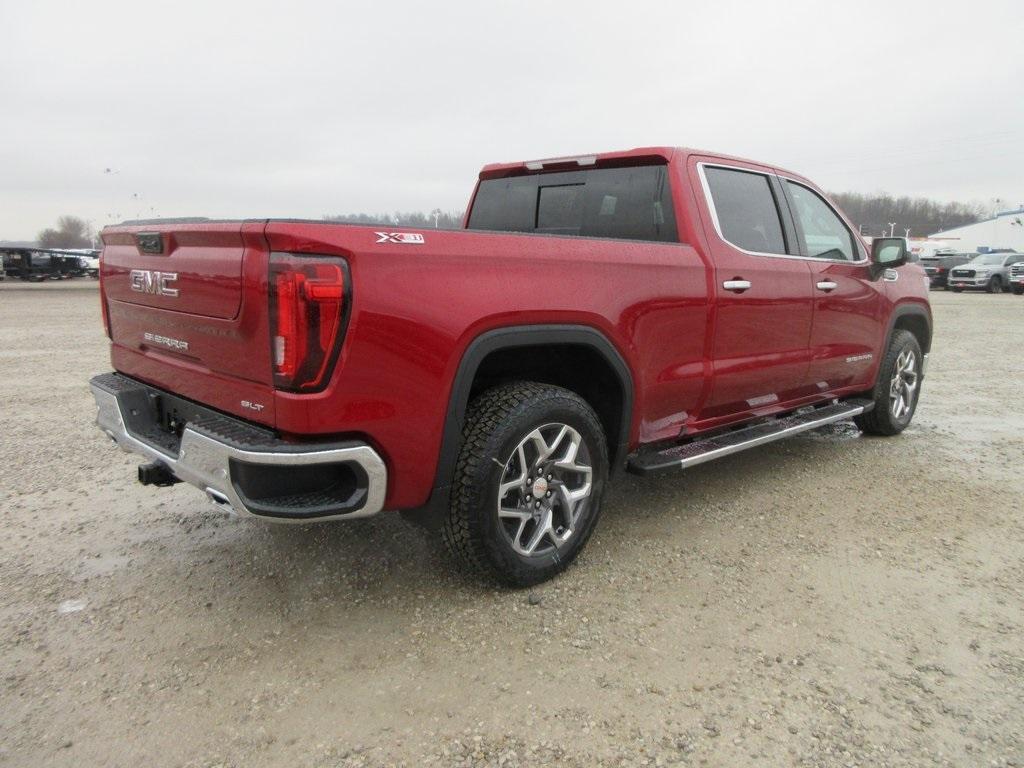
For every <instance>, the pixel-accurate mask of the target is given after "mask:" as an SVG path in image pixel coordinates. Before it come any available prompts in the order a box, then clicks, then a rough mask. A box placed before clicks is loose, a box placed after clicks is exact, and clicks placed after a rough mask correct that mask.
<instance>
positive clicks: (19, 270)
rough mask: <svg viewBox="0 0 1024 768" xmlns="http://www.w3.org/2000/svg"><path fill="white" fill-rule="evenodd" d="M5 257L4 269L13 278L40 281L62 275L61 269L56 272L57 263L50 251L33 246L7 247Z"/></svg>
mask: <svg viewBox="0 0 1024 768" xmlns="http://www.w3.org/2000/svg"><path fill="white" fill-rule="evenodd" d="M3 257H4V270H5V271H6V272H7V274H8V276H10V277H12V278H18V279H20V280H28V281H30V282H34V283H38V282H42V281H43V280H47V279H50V278H51V277H53V276H54V275H55V274H56V277H57V279H59V277H60V272H59V269H58V270H57V271H56V272H54V269H55V264H54V262H53V259H52V258H51V257H50V254H48V253H45V252H40V251H36V250H33V249H31V248H19V249H5V250H4V253H3Z"/></svg>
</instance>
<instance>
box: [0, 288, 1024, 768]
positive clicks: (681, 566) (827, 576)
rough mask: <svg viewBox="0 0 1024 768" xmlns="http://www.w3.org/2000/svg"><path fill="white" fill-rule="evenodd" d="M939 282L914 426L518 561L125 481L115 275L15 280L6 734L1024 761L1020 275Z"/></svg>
mask: <svg viewBox="0 0 1024 768" xmlns="http://www.w3.org/2000/svg"><path fill="white" fill-rule="evenodd" d="M932 298H933V302H934V311H935V319H936V338H935V345H934V349H933V353H932V356H931V368H930V370H929V375H928V377H927V379H926V381H925V385H924V394H923V400H922V403H921V406H920V408H919V410H918V414H917V417H916V419H915V421H914V424H913V425H912V426H911V428H910V429H909V430H908V431H907V432H906V433H905V434H904V435H902V436H901V437H899V438H893V439H868V438H862V437H860V436H859V434H858V433H857V432H856V431H855V430H854V429H853V428H852V427H849V426H844V425H841V426H837V427H834V428H828V429H826V430H821V431H819V432H815V433H811V434H809V435H806V436H803V437H798V438H795V439H792V440H790V441H788V442H783V443H779V444H776V445H775V446H768V447H765V448H762V449H757V450H754V451H751V452H748V453H746V454H739V455H736V456H733V457H730V458H727V459H724V460H721V461H719V462H715V463H712V464H708V465H705V466H701V467H698V468H696V469H693V470H690V471H689V472H687V473H685V474H679V475H673V476H662V477H659V478H657V479H653V480H640V479H638V478H632V477H626V478H625V479H623V480H622V481H620V482H618V483H617V484H616V485H615V487H614V489H613V492H612V494H611V496H610V499H609V502H608V504H607V507H606V510H605V514H604V518H603V520H602V523H601V525H600V527H599V528H598V531H597V533H596V534H595V536H594V538H593V540H592V542H591V543H590V545H589V547H588V549H587V550H586V551H585V552H584V554H583V556H582V557H581V559H580V561H579V563H578V564H577V565H576V566H575V567H573V568H571V569H570V570H569V571H568V572H567V573H566V574H565V575H564V576H562V577H561V578H559V579H557V580H556V581H554V582H553V583H550V584H547V585H544V586H542V587H540V588H538V589H536V590H533V591H532V592H518V591H505V590H497V589H493V588H489V587H487V586H485V585H481V584H479V583H476V582H474V581H472V580H470V579H469V578H468V577H464V576H460V575H458V574H456V573H453V572H452V571H451V570H450V569H449V567H448V565H447V562H446V560H445V559H444V557H443V556H442V554H441V552H440V548H439V547H437V546H434V545H432V544H431V543H430V542H428V541H425V540H424V539H423V537H422V536H421V534H420V533H419V531H418V530H417V529H416V528H414V527H413V526H411V525H409V524H407V523H405V522H403V521H402V520H401V519H400V518H399V517H398V516H397V515H392V514H383V515H380V516H378V517H377V518H375V519H370V520H365V521H353V522H351V523H347V524H334V525H322V526H310V527H274V526H268V525H264V524H261V523H258V522H252V521H247V520H237V519H233V518H231V517H228V516H225V515H224V513H223V512H221V511H220V510H218V509H217V508H215V507H214V506H213V505H212V504H211V503H210V502H207V501H206V500H205V499H204V498H203V497H202V496H201V495H200V494H199V493H197V492H196V491H195V490H194V489H192V488H191V487H186V486H176V487H174V488H169V489H161V490H152V489H146V488H142V487H141V486H138V485H136V484H135V483H134V479H133V478H134V473H135V466H136V464H137V463H138V462H137V460H136V459H135V458H133V457H131V456H128V455H126V454H123V453H121V452H120V451H118V450H117V449H115V448H114V447H112V446H111V445H110V444H109V443H108V442H107V441H105V440H104V439H102V438H101V436H100V434H99V433H98V432H97V431H96V429H95V427H94V426H93V416H94V413H93V406H92V399H91V396H90V395H89V392H88V387H87V385H86V382H87V380H88V378H89V376H90V375H92V374H93V373H96V372H100V371H104V370H107V369H108V368H109V365H108V362H107V351H106V339H105V337H104V336H103V332H102V327H101V324H100V320H99V314H98V296H97V292H96V286H95V284H94V283H91V282H87V281H75V282H73V283H59V284H48V285H40V286H26V285H23V284H20V283H13V284H12V283H11V282H9V281H8V282H7V283H4V284H0V339H2V345H0V360H2V370H3V374H4V375H3V377H2V379H0V391H2V396H0V420H2V424H3V437H2V439H0V499H2V502H3V504H2V509H3V518H2V519H3V530H2V535H0V625H2V627H3V629H2V632H0V670H2V675H3V678H2V688H0V691H2V696H0V764H4V765H19V766H39V765H55V766H93V765H97V766H98V765H103V766H140V765H145V766H221V765H223V766H246V767H247V768H248V767H251V766H265V765H288V766H364V765H365V766H377V765H407V766H420V765H438V766H449V765H494V766H536V765H566V766H603V765H629V766H632V765H676V764H679V765H709V766H740V765H751V764H759V765H795V766H804V765H822V766H854V765H857V766H909V765H915V766H916V765H928V766H931V765H950V766H990V765H997V766H1003V765H1024V707H1022V702H1024V639H1022V632H1024V606H1022V598H1024V525H1022V501H1021V500H1022V498H1024V495H1022V491H1024V440H1022V437H1021V435H1022V428H1024V407H1022V404H1024V397H1022V395H1021V390H1020V384H1021V382H1022V381H1024V347H1022V346H1021V345H1020V344H1019V343H1016V341H1017V340H1019V338H1020V335H1021V329H1022V328H1024V299H1022V298H1019V297H1015V296H1009V295H1004V296H989V295H985V294H973V293H968V294H960V295H953V294H950V293H941V292H940V293H933V295H932Z"/></svg>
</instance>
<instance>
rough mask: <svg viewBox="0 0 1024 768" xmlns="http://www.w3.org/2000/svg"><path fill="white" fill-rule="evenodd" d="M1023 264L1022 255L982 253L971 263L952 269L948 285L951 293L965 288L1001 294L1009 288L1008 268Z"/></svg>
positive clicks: (1023, 254) (1023, 256) (1023, 257)
mask: <svg viewBox="0 0 1024 768" xmlns="http://www.w3.org/2000/svg"><path fill="white" fill-rule="evenodd" d="M1020 262H1024V253H984V254H982V255H980V256H978V257H977V258H975V259H974V260H973V261H969V262H968V263H966V264H964V265H962V266H959V267H954V268H953V269H952V270H951V271H950V273H949V280H948V281H947V282H948V285H949V288H950V290H952V291H953V293H960V291H962V290H964V289H965V288H983V289H984V290H985V291H987V292H988V293H1002V292H1003V290H1004V289H1006V288H1009V287H1010V266H1011V265H1012V264H1018V263H1020Z"/></svg>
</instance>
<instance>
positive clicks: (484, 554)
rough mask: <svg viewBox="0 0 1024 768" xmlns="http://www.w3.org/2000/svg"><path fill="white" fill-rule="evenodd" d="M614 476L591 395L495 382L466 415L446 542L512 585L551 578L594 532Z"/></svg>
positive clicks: (475, 566) (458, 553)
mask: <svg viewBox="0 0 1024 768" xmlns="http://www.w3.org/2000/svg"><path fill="white" fill-rule="evenodd" d="M607 479H608V447H607V443H606V441H605V436H604V431H603V430H602V428H601V422H600V420H599V419H598V418H597V415H596V414H595V413H594V411H593V409H592V408H591V407H590V406H589V405H588V404H587V402H586V401H585V400H583V399H582V398H581V397H579V396H578V395H576V394H575V393H573V392H570V391H569V390H566V389H562V388H561V387H555V386H550V385H547V384H536V383H531V382H516V383H512V384H506V385H503V386H499V387H495V388H494V389H491V390H489V391H487V392H484V393H483V394H482V395H480V396H479V397H477V398H476V399H475V400H474V401H473V402H472V403H471V404H470V407H469V410H468V412H467V414H466V423H465V427H464V428H463V435H462V448H461V449H460V452H459V458H458V462H457V464H456V469H455V476H454V478H453V484H452V493H451V505H450V508H449V510H448V514H447V516H446V518H445V520H444V525H443V529H442V535H443V538H444V541H445V544H446V545H447V547H448V550H449V551H450V552H451V553H452V554H453V555H454V556H455V557H456V559H457V560H459V561H461V562H462V563H463V564H465V565H468V566H469V567H470V568H471V569H472V570H473V571H476V572H478V573H482V574H484V575H487V576H490V577H491V578H494V579H495V580H497V581H500V582H503V583H505V584H509V585H512V586H528V585H530V584H536V583H538V582H541V581H544V580H546V579H549V578H551V577H552V576H554V575H555V574H557V573H559V572H560V571H562V570H564V569H565V568H566V567H567V566H568V565H569V563H571V562H572V561H573V559H575V557H576V555H578V554H579V552H580V550H581V549H583V546H584V545H585V544H586V543H587V539H589V538H590V534H591V533H592V532H593V530H594V526H595V525H596V524H597V518H598V515H599V513H600V511H601V498H602V496H603V494H604V487H605V483H606V482H607Z"/></svg>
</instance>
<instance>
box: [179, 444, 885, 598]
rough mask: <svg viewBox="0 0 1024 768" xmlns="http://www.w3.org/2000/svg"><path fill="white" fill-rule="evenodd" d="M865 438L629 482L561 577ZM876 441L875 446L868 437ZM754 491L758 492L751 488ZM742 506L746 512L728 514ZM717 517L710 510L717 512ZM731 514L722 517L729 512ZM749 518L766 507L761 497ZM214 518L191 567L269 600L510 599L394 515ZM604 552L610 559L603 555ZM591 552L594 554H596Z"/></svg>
mask: <svg viewBox="0 0 1024 768" xmlns="http://www.w3.org/2000/svg"><path fill="white" fill-rule="evenodd" d="M854 439H860V438H859V433H856V430H855V429H854V428H853V427H852V426H851V427H847V426H845V425H837V426H836V427H833V428H831V430H829V431H828V432H823V433H821V434H813V433H812V434H811V435H810V436H803V437H801V438H797V439H793V440H790V441H788V443H787V444H786V445H785V447H783V446H782V444H779V445H777V446H765V447H762V448H758V449H754V450H751V451H748V452H745V453H744V454H739V455H736V456H731V457H727V458H724V459H721V460H719V461H716V462H713V463H709V464H707V465H702V466H699V467H695V468H692V469H690V470H687V471H686V472H685V473H684V472H670V473H667V474H663V475H656V476H653V477H648V478H638V477H635V476H632V475H627V474H623V475H621V476H620V477H618V478H617V479H616V481H615V482H614V483H613V484H612V486H611V488H610V491H609V493H608V495H607V496H606V499H605V504H604V510H603V512H602V519H601V520H600V522H599V526H598V530H597V532H596V533H595V536H594V540H593V541H591V542H590V544H589V545H588V549H587V550H585V551H584V553H583V555H582V556H581V558H580V562H579V564H578V565H577V566H576V567H573V568H570V569H569V570H568V571H567V573H566V574H565V575H564V576H562V577H560V578H559V579H556V580H555V582H554V583H558V582H560V581H562V580H564V579H570V580H571V579H578V578H581V575H582V573H581V572H584V573H586V574H587V576H586V577H587V578H590V577H593V578H597V579H600V578H603V577H604V576H606V575H610V574H611V572H614V570H615V569H616V565H617V563H618V562H619V561H630V560H632V559H634V558H635V555H636V551H637V543H638V542H642V541H644V540H651V539H659V540H665V539H669V540H671V541H673V542H675V543H676V544H677V545H679V544H681V545H685V543H686V541H687V540H688V537H690V536H691V535H692V534H693V531H694V528H698V529H699V528H700V527H701V526H710V527H711V528H715V527H717V526H719V525H720V524H721V519H722V518H721V515H722V514H744V510H745V509H747V507H744V506H743V505H744V504H746V502H745V501H744V500H742V499H741V500H740V501H738V502H737V500H736V497H737V493H738V491H740V490H743V489H747V490H750V489H755V488H757V489H761V488H770V487H771V486H773V485H774V486H776V487H779V488H784V487H785V485H786V484H787V482H788V479H795V478H797V477H801V476H802V478H803V482H806V480H807V477H806V473H808V472H810V473H814V472H819V471H820V472H827V470H828V467H830V466H832V465H834V462H835V461H837V460H839V459H840V458H841V456H843V455H844V454H846V453H847V452H848V450H849V445H848V441H850V440H854ZM865 442H868V443H870V444H872V445H877V444H878V442H877V441H865ZM751 492H752V491H751ZM735 504H739V505H740V506H739V507H735V506H730V505H735ZM709 510H711V511H712V513H711V514H709ZM723 510H724V511H723ZM749 510H750V513H751V514H753V512H754V511H755V510H758V511H759V510H760V507H759V506H758V504H757V502H756V501H755V500H754V499H751V502H750V507H749ZM218 514H219V513H218V512H217V511H216V510H207V511H204V512H203V513H201V517H200V519H199V520H197V522H196V524H197V526H198V528H199V529H200V530H202V529H208V528H210V527H212V529H213V531H214V532H212V533H211V535H209V536H200V539H199V541H200V542H202V543H200V544H197V546H198V549H197V551H196V552H195V555H194V556H192V557H189V558H188V559H189V560H191V561H192V566H193V567H195V568H198V569H199V570H203V569H206V568H214V569H219V568H228V569H230V570H231V571H232V573H231V580H232V581H233V582H234V588H235V589H239V590H240V593H239V596H240V597H242V596H244V599H246V600H250V601H252V602H253V603H254V605H258V604H261V603H263V602H264V601H265V600H266V599H267V597H268V594H267V591H266V590H264V589H263V586H267V587H270V586H271V585H273V589H271V590H270V592H269V595H270V599H271V600H272V601H274V600H280V599H288V598H290V597H300V596H301V598H302V599H303V600H314V601H319V600H324V601H327V602H335V601H348V602H360V601H362V600H371V601H376V600H383V599H386V600H387V601H389V602H390V601H393V600H395V599H400V598H396V597H395V596H396V595H402V594H409V593H417V592H418V593H422V592H423V591H424V590H429V591H438V592H440V593H441V594H445V595H446V596H447V599H452V600H472V599H474V597H475V596H480V595H482V594H488V593H493V592H494V591H496V590H497V591H499V592H503V591H506V590H503V589H502V588H500V587H497V586H496V585H494V584H491V583H488V582H487V581H486V580H483V579H481V578H479V577H477V576H475V575H473V574H471V573H465V572H463V571H462V570H461V569H459V568H458V567H457V566H456V565H455V564H454V563H453V561H452V560H451V559H450V558H449V557H448V556H447V554H446V553H445V552H444V550H443V546H442V544H441V541H440V536H439V535H438V534H436V533H435V534H432V533H430V532H427V531H425V530H423V529H422V528H421V527H420V526H418V525H415V524H413V523H410V522H408V521H406V520H403V519H402V518H401V517H400V516H399V515H397V514H393V513H384V514H382V515H379V516H377V517H375V518H370V519H365V520H353V521H349V522H344V523H324V524H316V525H294V526H293V525H288V526H279V525H263V524H260V523H259V522H255V521H250V520H234V521H231V522H225V521H224V520H223V518H218ZM598 548H599V550H600V556H593V552H594V551H595V550H597V549H598ZM588 552H589V555H588Z"/></svg>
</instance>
